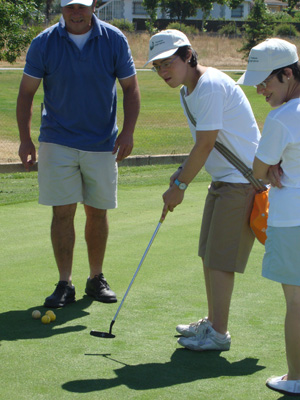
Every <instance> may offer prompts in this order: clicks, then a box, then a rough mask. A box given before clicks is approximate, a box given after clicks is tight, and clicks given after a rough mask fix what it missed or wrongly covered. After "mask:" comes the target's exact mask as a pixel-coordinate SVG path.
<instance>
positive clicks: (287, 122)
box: [256, 99, 300, 227]
mask: <svg viewBox="0 0 300 400" xmlns="http://www.w3.org/2000/svg"><path fill="white" fill-rule="evenodd" d="M256 157H257V158H259V159H260V160H261V161H262V162H264V163H266V164H269V165H275V164H277V163H279V161H280V160H281V161H282V162H281V167H282V169H283V176H282V177H281V183H282V185H283V188H282V189H279V188H275V187H271V189H270V193H269V201H270V209H269V217H268V225H270V226H277V227H290V226H299V225H300V99H292V100H290V101H288V102H287V103H285V104H283V105H282V106H280V107H279V108H277V109H275V110H272V111H271V112H270V113H269V115H268V116H267V118H266V121H265V125H264V129H263V132H262V137H261V140H260V142H259V146H258V149H257V153H256Z"/></svg>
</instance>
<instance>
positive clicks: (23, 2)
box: [0, 0, 39, 63]
mask: <svg viewBox="0 0 300 400" xmlns="http://www.w3.org/2000/svg"><path fill="white" fill-rule="evenodd" d="M38 17H39V13H38V10H37V7H36V3H35V2H34V1H33V0H0V26H1V30H0V60H4V61H8V62H9V63H13V62H15V61H16V59H17V58H18V57H19V56H20V55H21V53H22V52H23V51H24V50H25V49H26V48H27V46H28V44H29V43H30V42H31V40H32V38H33V36H34V32H33V30H32V28H30V27H29V24H30V23H31V21H32V20H33V18H35V19H38Z"/></svg>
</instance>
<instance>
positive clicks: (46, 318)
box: [42, 314, 51, 324]
mask: <svg viewBox="0 0 300 400" xmlns="http://www.w3.org/2000/svg"><path fill="white" fill-rule="evenodd" d="M50 322H51V318H50V317H49V315H46V314H45V315H43V316H42V323H43V324H50Z"/></svg>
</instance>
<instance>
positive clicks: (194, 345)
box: [178, 324, 231, 351]
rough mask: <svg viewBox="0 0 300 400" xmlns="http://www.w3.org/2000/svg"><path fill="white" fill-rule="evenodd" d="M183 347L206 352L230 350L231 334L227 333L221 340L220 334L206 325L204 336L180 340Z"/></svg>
mask: <svg viewBox="0 0 300 400" xmlns="http://www.w3.org/2000/svg"><path fill="white" fill-rule="evenodd" d="M178 343H179V344H180V345H181V346H184V347H186V348H187V349H190V350H195V351H204V350H221V351H225V350H229V349H230V344H231V337H230V335H229V332H226V334H225V335H224V338H220V337H219V335H218V333H217V332H216V331H215V330H214V329H213V328H212V327H211V326H210V325H207V324H206V331H204V333H203V335H202V336H193V337H188V338H187V337H181V338H179V339H178Z"/></svg>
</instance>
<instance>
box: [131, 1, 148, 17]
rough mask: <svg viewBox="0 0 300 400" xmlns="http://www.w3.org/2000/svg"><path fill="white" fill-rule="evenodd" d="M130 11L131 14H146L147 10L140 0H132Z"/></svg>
mask: <svg viewBox="0 0 300 400" xmlns="http://www.w3.org/2000/svg"><path fill="white" fill-rule="evenodd" d="M132 8H133V10H132V12H133V14H137V15H147V11H146V9H145V8H144V7H143V5H142V2H141V1H134V2H133V3H132Z"/></svg>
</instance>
